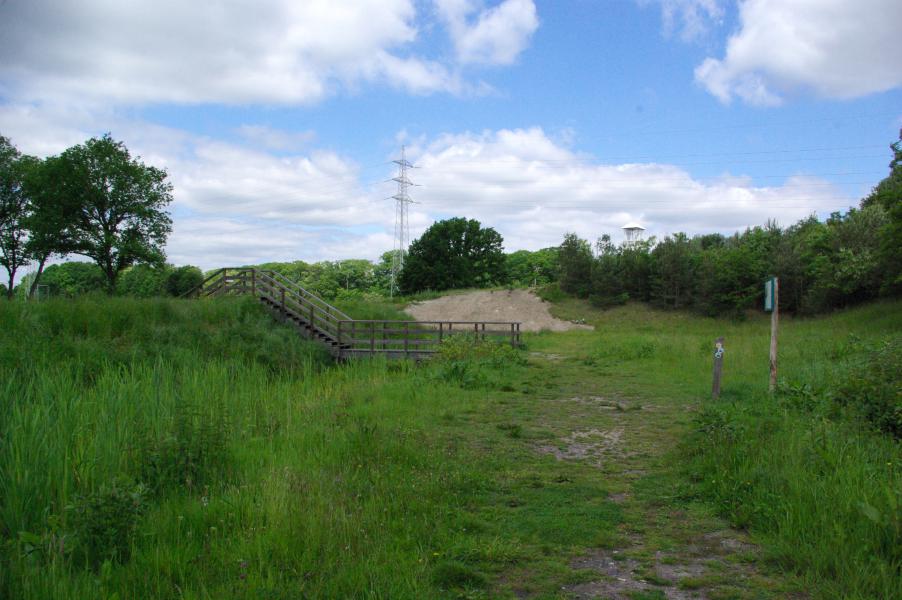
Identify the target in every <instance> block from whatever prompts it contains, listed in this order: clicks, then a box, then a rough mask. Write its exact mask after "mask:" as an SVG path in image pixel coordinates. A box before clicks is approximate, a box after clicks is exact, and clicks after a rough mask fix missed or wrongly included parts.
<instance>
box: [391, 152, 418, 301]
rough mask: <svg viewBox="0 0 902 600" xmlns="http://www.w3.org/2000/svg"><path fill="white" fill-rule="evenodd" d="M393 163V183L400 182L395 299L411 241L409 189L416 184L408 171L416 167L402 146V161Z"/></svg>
mask: <svg viewBox="0 0 902 600" xmlns="http://www.w3.org/2000/svg"><path fill="white" fill-rule="evenodd" d="M392 162H394V163H395V164H397V165H398V176H397V177H393V178H392V181H397V182H398V193H397V194H395V195H394V196H392V198H394V199H395V243H394V247H393V248H392V260H391V288H390V290H389V295H390V296H391V297H394V295H395V291H396V290H397V289H398V278H399V277H400V276H401V269H403V268H404V255H405V254H406V253H407V244H408V242H409V241H410V222H409V221H408V218H407V209H408V206H409V205H410V204H411V203H412V202H413V200H411V199H410V194H408V193H407V188H409V187H410V186H412V185H414V183H412V182H411V181H410V179H408V178H407V169H413V168H414V166H413V165H412V164H410V163H409V162H407V158H406V157H405V154H404V146H401V160H395V161H392Z"/></svg>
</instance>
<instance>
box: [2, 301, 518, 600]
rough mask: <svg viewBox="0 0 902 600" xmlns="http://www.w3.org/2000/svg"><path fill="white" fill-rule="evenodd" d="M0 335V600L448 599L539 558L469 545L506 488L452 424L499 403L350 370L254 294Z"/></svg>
mask: <svg viewBox="0 0 902 600" xmlns="http://www.w3.org/2000/svg"><path fill="white" fill-rule="evenodd" d="M0 323H2V325H3V335H2V338H0V354H2V357H3V361H2V365H0V372H2V381H3V383H2V387H0V393H2V412H0V537H2V553H0V597H8V598H42V599H43V598H51V597H52V598H114V597H117V598H137V597H140V598H145V597H146V598H151V597H152V598H184V597H188V598H223V597H248V598H259V597H269V598H280V597H284V598H298V597H324V598H338V597H356V596H360V595H361V594H363V593H365V591H366V590H370V591H371V593H372V594H375V595H376V596H379V597H386V598H422V597H435V596H436V595H442V594H443V593H444V592H443V591H442V590H443V589H451V588H459V589H466V588H473V589H478V588H479V587H481V586H484V585H485V581H486V575H484V574H483V573H482V572H480V571H479V570H478V568H477V567H474V566H472V565H473V564H479V561H483V562H484V563H485V565H489V566H490V565H491V564H495V562H496V561H497V560H501V562H502V563H503V561H504V560H505V559H504V557H505V556H508V555H512V554H515V553H517V552H519V550H517V549H516V548H517V546H516V543H515V542H505V541H501V540H499V539H497V537H496V536H495V534H494V533H492V532H491V531H487V530H486V528H485V527H478V526H476V525H471V526H470V529H469V531H468V529H467V524H468V523H471V522H472V518H471V517H470V516H468V513H467V510H466V507H468V506H476V505H479V503H478V502H476V501H475V498H477V497H479V496H480V495H483V494H486V493H488V492H487V490H491V489H492V485H491V484H490V483H489V482H490V481H491V477H492V474H491V472H490V470H489V471H488V472H487V470H486V469H485V468H482V467H480V465H479V462H478V461H476V460H474V459H473V458H472V457H470V456H469V455H468V452H469V451H468V449H467V448H466V447H465V446H463V447H458V446H456V445H455V446H448V439H447V438H446V437H445V436H444V435H442V433H441V432H442V431H443V429H442V427H441V423H442V422H441V421H439V420H438V419H439V415H442V414H444V415H448V418H449V422H451V421H453V420H454V418H455V417H454V415H456V414H460V412H461V411H466V410H468V409H470V408H471V407H472V406H473V403H474V402H476V401H477V399H478V395H476V394H473V393H469V392H467V391H466V390H464V389H463V388H462V387H461V386H455V385H453V384H452V385H446V384H444V383H442V382H441V381H440V379H439V378H438V377H437V375H436V373H434V372H433V371H431V370H430V369H428V368H421V369H416V368H414V367H413V366H412V365H410V364H407V363H398V364H391V365H387V364H385V363H384V362H380V361H370V362H363V361H361V362H355V363H350V364H345V365H341V366H340V367H333V366H330V365H329V364H328V363H327V360H326V358H325V357H324V355H323V354H322V352H321V351H320V349H319V347H318V346H316V345H311V344H309V343H307V342H304V341H303V340H300V339H299V338H298V337H297V335H296V334H295V333H293V332H292V331H291V330H290V329H288V328H284V327H280V326H277V325H275V324H274V322H273V321H272V319H271V318H270V317H268V316H267V315H266V313H265V312H264V311H263V310H262V308H261V307H258V306H257V305H255V304H254V303H253V301H248V300H246V299H235V300H228V299H227V300H223V301H215V302H189V301H175V300H128V299H84V300H77V301H51V302H46V303H40V304H28V305H21V304H13V303H6V304H0ZM436 390H441V393H435V392H436ZM437 426H438V427H437ZM489 430H490V431H491V429H489ZM495 433H496V434H497V435H499V436H500V435H501V433H498V432H495ZM460 556H464V557H468V558H467V559H466V560H467V562H466V564H464V563H461V562H460V560H459V559H452V558H451V557H460ZM446 557H448V558H446ZM474 561H475V563H474ZM499 564H501V563H499ZM489 566H485V567H482V568H489Z"/></svg>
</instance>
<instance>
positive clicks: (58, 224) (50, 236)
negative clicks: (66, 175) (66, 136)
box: [23, 156, 77, 296]
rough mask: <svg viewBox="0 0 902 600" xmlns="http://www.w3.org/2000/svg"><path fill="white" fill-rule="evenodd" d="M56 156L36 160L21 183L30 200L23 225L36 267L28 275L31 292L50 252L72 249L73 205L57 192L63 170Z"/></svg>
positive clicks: (30, 293)
mask: <svg viewBox="0 0 902 600" xmlns="http://www.w3.org/2000/svg"><path fill="white" fill-rule="evenodd" d="M61 161H62V159H61V158H60V157H58V156H51V157H48V158H45V159H44V160H35V161H34V162H33V164H32V166H31V168H30V169H28V171H27V173H26V176H25V178H24V181H23V183H24V186H25V190H26V191H27V194H28V198H29V201H30V210H29V211H28V216H27V219H26V220H25V226H26V227H27V229H28V242H27V243H26V245H25V249H26V252H27V254H28V257H29V259H30V260H31V261H33V262H34V263H36V265H37V269H36V270H35V272H34V276H33V277H31V282H30V288H29V289H28V290H27V293H28V295H29V296H32V295H33V294H34V293H35V290H36V289H37V286H38V284H39V283H40V281H41V276H42V275H43V273H44V267H45V266H46V265H47V261H48V260H49V259H50V258H51V257H52V256H58V257H65V256H66V255H67V254H69V253H70V252H72V250H73V249H74V248H73V246H74V242H73V230H74V228H73V223H74V220H75V219H74V217H75V210H76V208H77V207H76V206H73V205H72V204H71V203H70V202H68V201H67V199H66V198H65V197H64V196H63V195H61V194H60V188H61V187H62V186H60V185H58V184H57V179H56V178H57V177H58V176H60V174H61V173H62V172H63V169H62V168H61V165H60V162H61Z"/></svg>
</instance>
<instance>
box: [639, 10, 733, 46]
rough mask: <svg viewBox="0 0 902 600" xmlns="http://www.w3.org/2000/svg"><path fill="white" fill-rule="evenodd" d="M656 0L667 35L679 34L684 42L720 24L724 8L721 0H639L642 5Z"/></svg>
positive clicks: (701, 35)
mask: <svg viewBox="0 0 902 600" xmlns="http://www.w3.org/2000/svg"><path fill="white" fill-rule="evenodd" d="M652 2H656V3H658V4H660V5H661V18H662V19H663V21H664V33H665V34H666V35H667V36H671V35H674V34H678V35H679V36H680V39H682V40H683V41H684V42H692V41H695V40H698V39H699V38H701V37H703V36H704V35H705V34H706V33H708V31H709V30H710V28H711V25H712V24H720V23H721V22H722V20H723V16H724V9H723V6H722V1H721V0H639V5H640V6H645V5H648V4H650V3H652Z"/></svg>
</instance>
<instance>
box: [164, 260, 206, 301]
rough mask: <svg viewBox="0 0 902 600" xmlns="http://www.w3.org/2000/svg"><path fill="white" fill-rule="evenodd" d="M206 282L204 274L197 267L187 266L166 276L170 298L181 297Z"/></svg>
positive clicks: (166, 286) (167, 291)
mask: <svg viewBox="0 0 902 600" xmlns="http://www.w3.org/2000/svg"><path fill="white" fill-rule="evenodd" d="M203 281H204V274H203V272H202V271H201V270H200V269H198V268H197V267H193V266H191V265H185V266H183V267H177V268H175V269H172V270H171V271H170V272H169V274H168V275H167V276H166V282H165V284H164V287H165V289H166V293H167V294H169V295H170V296H175V297H178V296H181V295H182V294H185V293H187V292H190V291H191V290H193V289H194V288H196V287H197V286H199V285H200V284H201V283H203Z"/></svg>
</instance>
